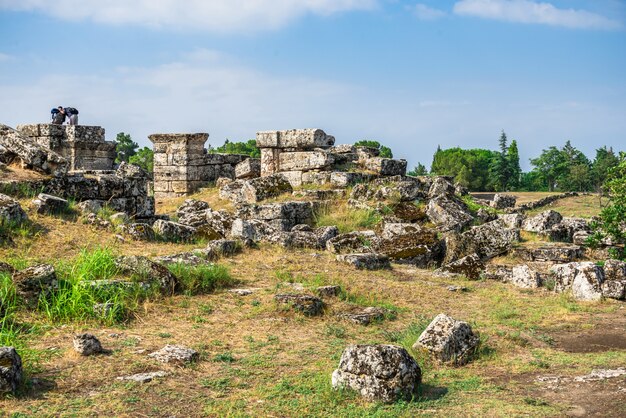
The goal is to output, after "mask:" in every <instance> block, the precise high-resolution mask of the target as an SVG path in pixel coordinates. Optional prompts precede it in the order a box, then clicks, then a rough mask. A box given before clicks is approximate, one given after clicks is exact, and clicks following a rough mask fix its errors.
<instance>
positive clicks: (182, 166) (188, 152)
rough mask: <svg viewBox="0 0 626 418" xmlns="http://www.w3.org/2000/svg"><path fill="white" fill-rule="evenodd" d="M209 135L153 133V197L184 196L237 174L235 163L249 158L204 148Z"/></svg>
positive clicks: (151, 138)
mask: <svg viewBox="0 0 626 418" xmlns="http://www.w3.org/2000/svg"><path fill="white" fill-rule="evenodd" d="M208 137H209V134H207V133H195V134H153V135H150V136H149V138H150V141H152V143H153V144H154V147H153V149H154V197H155V198H157V199H158V198H162V197H175V196H185V195H187V194H190V193H193V192H194V191H196V190H198V189H199V188H200V187H202V186H205V185H207V183H210V182H214V181H216V180H217V179H218V178H220V177H228V178H234V177H235V166H236V165H237V164H239V163H240V162H242V161H243V160H245V159H246V158H248V157H247V156H245V155H236V154H210V153H207V151H206V149H205V148H204V144H205V142H206V141H207V139H208Z"/></svg>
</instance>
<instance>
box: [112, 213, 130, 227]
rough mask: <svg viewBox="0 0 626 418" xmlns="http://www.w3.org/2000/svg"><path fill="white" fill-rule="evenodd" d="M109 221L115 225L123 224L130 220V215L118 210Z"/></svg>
mask: <svg viewBox="0 0 626 418" xmlns="http://www.w3.org/2000/svg"><path fill="white" fill-rule="evenodd" d="M109 221H111V223H112V224H114V225H122V224H125V223H128V222H130V217H129V216H128V214H127V213H124V212H116V213H114V214H113V215H111V216H110V217H109Z"/></svg>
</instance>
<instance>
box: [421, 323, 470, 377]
mask: <svg viewBox="0 0 626 418" xmlns="http://www.w3.org/2000/svg"><path fill="white" fill-rule="evenodd" d="M479 341H480V339H479V337H478V336H477V335H476V334H474V333H473V332H472V327H471V326H470V325H469V324H468V323H467V322H463V321H457V320H456V319H454V318H452V317H450V316H448V315H446V314H443V313H442V314H439V315H437V316H436V317H435V319H433V321H432V322H431V323H430V325H428V327H427V328H426V329H425V330H424V332H423V333H422V335H420V336H419V338H418V339H417V341H416V342H415V344H414V345H413V349H414V350H426V351H427V352H429V353H430V354H431V355H432V356H433V357H435V358H436V359H437V360H439V361H441V362H444V363H453V364H455V365H462V364H465V363H467V362H468V361H469V360H470V359H471V357H472V355H473V354H474V352H475V350H476V348H477V347H478V343H479Z"/></svg>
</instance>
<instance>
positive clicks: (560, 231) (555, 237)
mask: <svg viewBox="0 0 626 418" xmlns="http://www.w3.org/2000/svg"><path fill="white" fill-rule="evenodd" d="M580 232H587V233H589V232H591V227H590V226H589V223H588V222H587V220H586V219H583V218H563V219H562V220H561V222H559V223H558V224H556V225H553V226H552V228H550V229H549V230H548V231H546V232H545V233H544V234H545V235H546V236H548V238H550V240H551V241H560V242H573V241H574V235H575V234H576V233H580Z"/></svg>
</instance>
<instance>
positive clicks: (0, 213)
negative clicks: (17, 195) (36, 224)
mask: <svg viewBox="0 0 626 418" xmlns="http://www.w3.org/2000/svg"><path fill="white" fill-rule="evenodd" d="M0 126H1V125H0ZM26 220H28V216H27V215H26V212H24V210H23V209H22V207H21V206H20V204H19V202H18V201H17V200H14V199H12V198H10V197H9V196H7V195H4V194H0V224H5V223H6V224H19V223H22V222H24V221H26Z"/></svg>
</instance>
